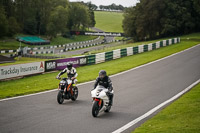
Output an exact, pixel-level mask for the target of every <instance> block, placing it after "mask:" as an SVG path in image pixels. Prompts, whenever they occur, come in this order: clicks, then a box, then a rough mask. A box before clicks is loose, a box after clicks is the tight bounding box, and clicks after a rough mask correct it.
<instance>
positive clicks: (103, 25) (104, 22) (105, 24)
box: [95, 11, 123, 32]
mask: <svg viewBox="0 0 200 133" xmlns="http://www.w3.org/2000/svg"><path fill="white" fill-rule="evenodd" d="M95 20H96V25H95V27H96V28H99V29H101V30H103V31H106V32H123V29H122V20H123V13H117V12H105V11H95Z"/></svg>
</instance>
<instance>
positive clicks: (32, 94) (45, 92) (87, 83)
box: [0, 44, 200, 102]
mask: <svg viewBox="0 0 200 133" xmlns="http://www.w3.org/2000/svg"><path fill="white" fill-rule="evenodd" d="M198 46H200V44H198V45H195V46H193V47H191V48H188V49H185V50H183V51H180V52H178V53H175V54H172V55H169V56H166V57H164V58H161V59H158V60H155V61H152V62H149V63H147V64H144V65H141V66H138V67H135V68H132V69H129V70H127V71H123V72H120V73H117V74H114V75H111V76H110V77H115V76H118V75H121V74H124V73H127V72H130V71H133V70H136V69H139V68H142V67H145V66H148V65H150V64H153V63H156V62H159V61H162V60H164V59H167V58H170V57H172V56H175V55H178V54H181V53H183V52H185V51H188V50H190V49H193V48H195V47H198ZM92 82H94V80H93V81H88V82H85V83H80V84H78V85H77V86H81V85H85V84H89V83H92ZM56 90H57V89H53V90H49V91H43V92H39V93H35V94H28V95H23V96H17V97H11V98H5V99H1V100H0V102H2V101H7V100H12V99H18V98H23V97H29V96H35V95H40V94H44V93H49V92H53V91H56Z"/></svg>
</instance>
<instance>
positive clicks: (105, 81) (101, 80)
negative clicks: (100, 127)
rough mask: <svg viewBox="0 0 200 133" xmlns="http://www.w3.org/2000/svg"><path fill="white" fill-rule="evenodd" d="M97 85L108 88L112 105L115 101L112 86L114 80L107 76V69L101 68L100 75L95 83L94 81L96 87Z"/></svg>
mask: <svg viewBox="0 0 200 133" xmlns="http://www.w3.org/2000/svg"><path fill="white" fill-rule="evenodd" d="M97 85H101V86H104V87H105V88H107V89H108V92H107V96H108V97H109V105H111V106H112V103H113V95H114V94H113V93H112V90H113V87H112V81H111V80H110V78H109V77H108V76H107V74H106V71H105V70H101V71H100V72H99V76H98V77H97V79H96V81H95V83H94V89H95V88H96V87H97Z"/></svg>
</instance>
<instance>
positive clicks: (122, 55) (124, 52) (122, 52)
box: [120, 48, 127, 57]
mask: <svg viewBox="0 0 200 133" xmlns="http://www.w3.org/2000/svg"><path fill="white" fill-rule="evenodd" d="M120 54H121V57H124V56H127V49H126V48H124V49H121V50H120Z"/></svg>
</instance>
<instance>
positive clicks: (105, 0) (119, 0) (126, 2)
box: [69, 0, 139, 7]
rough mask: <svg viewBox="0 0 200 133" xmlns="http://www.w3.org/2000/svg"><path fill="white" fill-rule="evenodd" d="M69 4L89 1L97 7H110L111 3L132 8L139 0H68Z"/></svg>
mask: <svg viewBox="0 0 200 133" xmlns="http://www.w3.org/2000/svg"><path fill="white" fill-rule="evenodd" d="M69 1H70V2H73V1H84V2H89V1H91V2H92V3H93V4H95V5H97V6H99V5H110V4H112V3H115V4H116V5H119V4H121V5H123V6H125V7H130V6H134V5H135V4H136V3H137V2H139V0H69Z"/></svg>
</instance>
